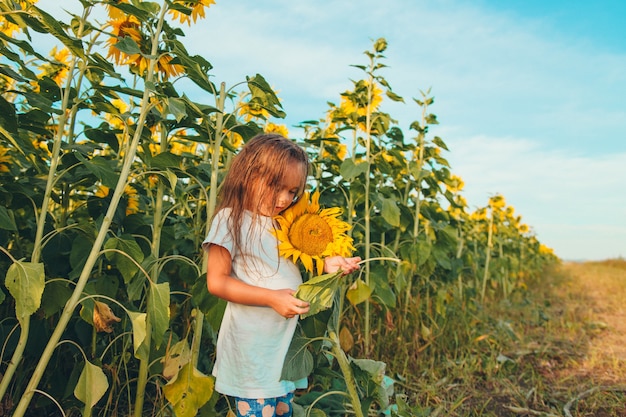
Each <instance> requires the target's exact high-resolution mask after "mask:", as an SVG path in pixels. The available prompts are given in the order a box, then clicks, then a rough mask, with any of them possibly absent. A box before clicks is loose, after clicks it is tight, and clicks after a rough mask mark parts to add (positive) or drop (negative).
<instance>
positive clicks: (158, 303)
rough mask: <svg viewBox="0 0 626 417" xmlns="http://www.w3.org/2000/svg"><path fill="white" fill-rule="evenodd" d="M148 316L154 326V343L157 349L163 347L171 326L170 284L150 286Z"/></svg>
mask: <svg viewBox="0 0 626 417" xmlns="http://www.w3.org/2000/svg"><path fill="white" fill-rule="evenodd" d="M148 315H149V316H150V326H152V332H151V334H152V341H153V342H154V344H155V346H156V348H157V349H158V348H159V346H161V342H162V341H163V335H164V334H165V332H166V331H167V329H168V327H169V325H170V284H169V282H163V283H161V284H155V285H151V286H150V298H149V299H148Z"/></svg>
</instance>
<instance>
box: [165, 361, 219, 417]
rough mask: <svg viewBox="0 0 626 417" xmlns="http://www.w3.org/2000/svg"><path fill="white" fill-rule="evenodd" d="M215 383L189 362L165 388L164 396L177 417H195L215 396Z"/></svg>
mask: <svg viewBox="0 0 626 417" xmlns="http://www.w3.org/2000/svg"><path fill="white" fill-rule="evenodd" d="M214 386H215V381H214V380H213V378H212V377H209V376H207V375H204V374H203V373H201V372H200V371H198V370H197V369H196V368H194V367H193V365H192V364H191V362H188V363H187V364H186V365H185V366H183V367H182V369H181V370H180V371H179V372H178V375H176V377H174V378H173V379H172V380H171V381H170V382H168V383H167V384H166V385H165V386H164V387H163V394H165V398H166V399H167V401H169V402H170V404H172V406H173V408H174V413H175V414H176V417H194V416H196V414H197V413H198V410H199V409H200V407H202V406H203V405H204V404H206V403H207V402H208V401H209V400H210V399H211V396H212V395H213V389H214Z"/></svg>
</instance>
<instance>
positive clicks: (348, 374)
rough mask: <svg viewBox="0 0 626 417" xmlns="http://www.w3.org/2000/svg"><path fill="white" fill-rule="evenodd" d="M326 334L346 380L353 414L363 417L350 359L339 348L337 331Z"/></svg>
mask: <svg viewBox="0 0 626 417" xmlns="http://www.w3.org/2000/svg"><path fill="white" fill-rule="evenodd" d="M328 336H329V338H330V340H331V341H332V351H333V354H334V355H335V359H337V363H338V364H339V368H340V369H341V373H342V374H343V378H344V379H345V381H346V388H347V390H348V396H349V397H350V402H351V403H352V406H353V407H354V414H355V415H356V416H357V417H364V414H363V410H362V409H361V400H360V399H359V393H358V392H357V389H356V384H355V382H354V375H352V369H350V361H348V358H347V357H346V354H345V352H344V351H343V349H341V343H340V342H339V337H338V336H337V333H336V332H334V331H329V332H328Z"/></svg>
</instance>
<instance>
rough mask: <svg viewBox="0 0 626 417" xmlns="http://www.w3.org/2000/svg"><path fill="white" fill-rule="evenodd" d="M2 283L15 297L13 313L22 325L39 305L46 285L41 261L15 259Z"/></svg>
mask: <svg viewBox="0 0 626 417" xmlns="http://www.w3.org/2000/svg"><path fill="white" fill-rule="evenodd" d="M4 285H5V286H6V287H7V289H8V290H9V292H10V293H11V295H12V296H13V298H14V299H15V315H16V316H17V319H18V320H19V322H20V324H22V325H23V324H24V321H25V320H26V319H27V318H28V317H30V316H31V315H32V314H33V313H34V312H35V311H37V309H38V308H39V306H40V305H41V296H42V295H43V290H44V287H45V285H46V284H45V274H44V268H43V263H40V262H36V263H35V262H22V261H15V262H14V263H13V264H11V266H10V267H9V269H8V271H7V275H6V278H5V282H4Z"/></svg>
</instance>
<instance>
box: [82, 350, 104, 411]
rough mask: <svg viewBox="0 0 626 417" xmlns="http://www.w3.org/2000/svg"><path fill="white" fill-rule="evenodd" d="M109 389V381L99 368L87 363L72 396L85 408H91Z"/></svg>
mask: <svg viewBox="0 0 626 417" xmlns="http://www.w3.org/2000/svg"><path fill="white" fill-rule="evenodd" d="M107 389H109V381H108V380H107V377H106V375H105V374H104V372H103V371H102V369H100V367H98V366H96V365H94V364H92V363H91V362H89V361H86V362H85V367H84V368H83V371H82V372H81V373H80V377H79V378H78V383H77V384H76V388H74V395H75V396H76V398H78V399H79V400H80V401H82V402H83V403H84V404H85V408H91V407H93V406H94V405H96V403H97V402H98V401H99V400H100V398H102V396H103V395H104V394H105V393H106V391H107Z"/></svg>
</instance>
